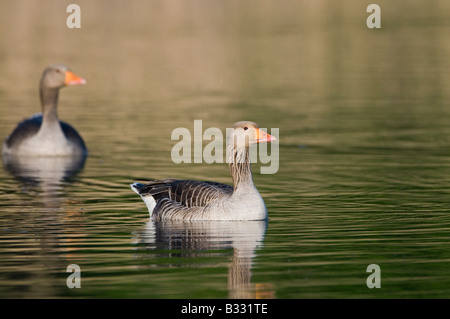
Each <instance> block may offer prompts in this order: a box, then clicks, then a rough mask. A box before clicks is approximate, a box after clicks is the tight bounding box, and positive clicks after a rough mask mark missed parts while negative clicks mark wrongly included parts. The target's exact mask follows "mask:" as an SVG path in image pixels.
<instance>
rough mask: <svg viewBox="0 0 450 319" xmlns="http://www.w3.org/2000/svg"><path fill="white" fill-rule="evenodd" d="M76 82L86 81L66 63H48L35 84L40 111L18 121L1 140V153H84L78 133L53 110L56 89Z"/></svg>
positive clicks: (83, 146)
mask: <svg viewBox="0 0 450 319" xmlns="http://www.w3.org/2000/svg"><path fill="white" fill-rule="evenodd" d="M80 84H86V81H85V80H84V79H83V78H81V77H79V76H78V75H75V74H74V73H72V72H71V71H70V70H69V69H68V68H67V67H66V66H64V65H57V64H55V65H50V66H48V67H47V68H46V69H45V70H44V72H43V74H42V77H41V81H40V86H39V92H40V98H41V105H42V113H37V114H35V115H32V116H31V117H30V118H28V119H26V120H24V121H22V122H20V123H19V124H18V125H17V127H16V128H15V129H14V131H13V132H12V133H11V135H9V136H8V137H7V138H6V140H5V142H4V143H3V147H2V153H3V154H5V155H13V156H15V155H18V156H23V155H25V156H29V155H31V156H73V155H80V154H86V153H87V149H86V146H85V144H84V142H83V139H82V138H81V136H80V135H79V134H78V132H77V131H76V130H75V129H74V128H73V127H72V126H70V125H69V124H67V123H65V122H62V121H59V119H58V114H57V111H56V107H57V104H58V93H59V89H60V88H62V87H64V86H71V85H80Z"/></svg>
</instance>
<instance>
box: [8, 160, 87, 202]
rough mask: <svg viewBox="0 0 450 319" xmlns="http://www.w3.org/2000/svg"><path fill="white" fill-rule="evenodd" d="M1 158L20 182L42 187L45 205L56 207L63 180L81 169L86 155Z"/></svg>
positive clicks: (71, 176) (73, 175)
mask: <svg viewBox="0 0 450 319" xmlns="http://www.w3.org/2000/svg"><path fill="white" fill-rule="evenodd" d="M2 160H3V165H4V167H5V169H6V170H7V171H8V172H10V173H11V174H12V175H13V176H14V177H16V178H17V179H18V180H19V181H20V182H21V183H22V184H24V185H32V186H39V187H40V188H41V189H42V194H43V201H44V203H43V204H44V206H45V207H53V208H57V207H58V206H59V205H58V203H59V194H60V191H61V189H62V187H63V185H64V181H65V180H67V179H70V178H73V177H75V176H76V175H77V174H78V173H79V172H80V171H81V170H82V169H83V167H84V164H85V161H86V156H85V155H80V156H67V157H38V156H14V155H5V154H3V157H2Z"/></svg>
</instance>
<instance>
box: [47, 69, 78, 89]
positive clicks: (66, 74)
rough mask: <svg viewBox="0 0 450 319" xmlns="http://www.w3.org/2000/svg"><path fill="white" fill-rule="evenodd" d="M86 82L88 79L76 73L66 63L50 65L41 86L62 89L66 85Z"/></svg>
mask: <svg viewBox="0 0 450 319" xmlns="http://www.w3.org/2000/svg"><path fill="white" fill-rule="evenodd" d="M82 84H86V80H85V79H83V78H82V77H80V76H78V75H76V74H75V73H73V72H72V71H70V70H69V68H68V67H67V66H65V65H61V64H52V65H50V66H48V67H47V68H46V69H45V70H44V73H43V74H42V78H41V88H49V89H60V88H62V87H65V86H71V85H82Z"/></svg>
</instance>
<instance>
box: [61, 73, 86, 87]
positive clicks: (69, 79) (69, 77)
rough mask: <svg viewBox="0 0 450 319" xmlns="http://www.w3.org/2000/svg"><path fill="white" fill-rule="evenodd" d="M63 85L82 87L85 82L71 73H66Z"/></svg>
mask: <svg viewBox="0 0 450 319" xmlns="http://www.w3.org/2000/svg"><path fill="white" fill-rule="evenodd" d="M64 84H65V85H67V86H69V85H82V84H86V80H85V79H83V78H82V77H80V76H78V75H76V74H75V73H73V72H71V71H66V79H65V81H64Z"/></svg>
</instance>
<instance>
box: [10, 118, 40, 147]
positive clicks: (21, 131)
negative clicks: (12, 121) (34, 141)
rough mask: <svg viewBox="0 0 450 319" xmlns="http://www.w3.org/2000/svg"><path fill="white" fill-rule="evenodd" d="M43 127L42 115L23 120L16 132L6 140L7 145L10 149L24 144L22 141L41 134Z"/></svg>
mask: <svg viewBox="0 0 450 319" xmlns="http://www.w3.org/2000/svg"><path fill="white" fill-rule="evenodd" d="M41 125H42V113H37V114H34V115H32V116H31V117H29V118H27V119H25V120H23V121H22V122H20V123H19V124H17V127H16V128H15V129H14V131H13V132H12V133H11V135H9V136H8V137H7V138H6V141H5V144H6V146H8V147H13V146H16V145H19V144H20V143H22V141H24V140H26V139H27V138H30V137H31V136H33V135H35V134H36V133H37V132H39V129H40V128H41Z"/></svg>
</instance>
